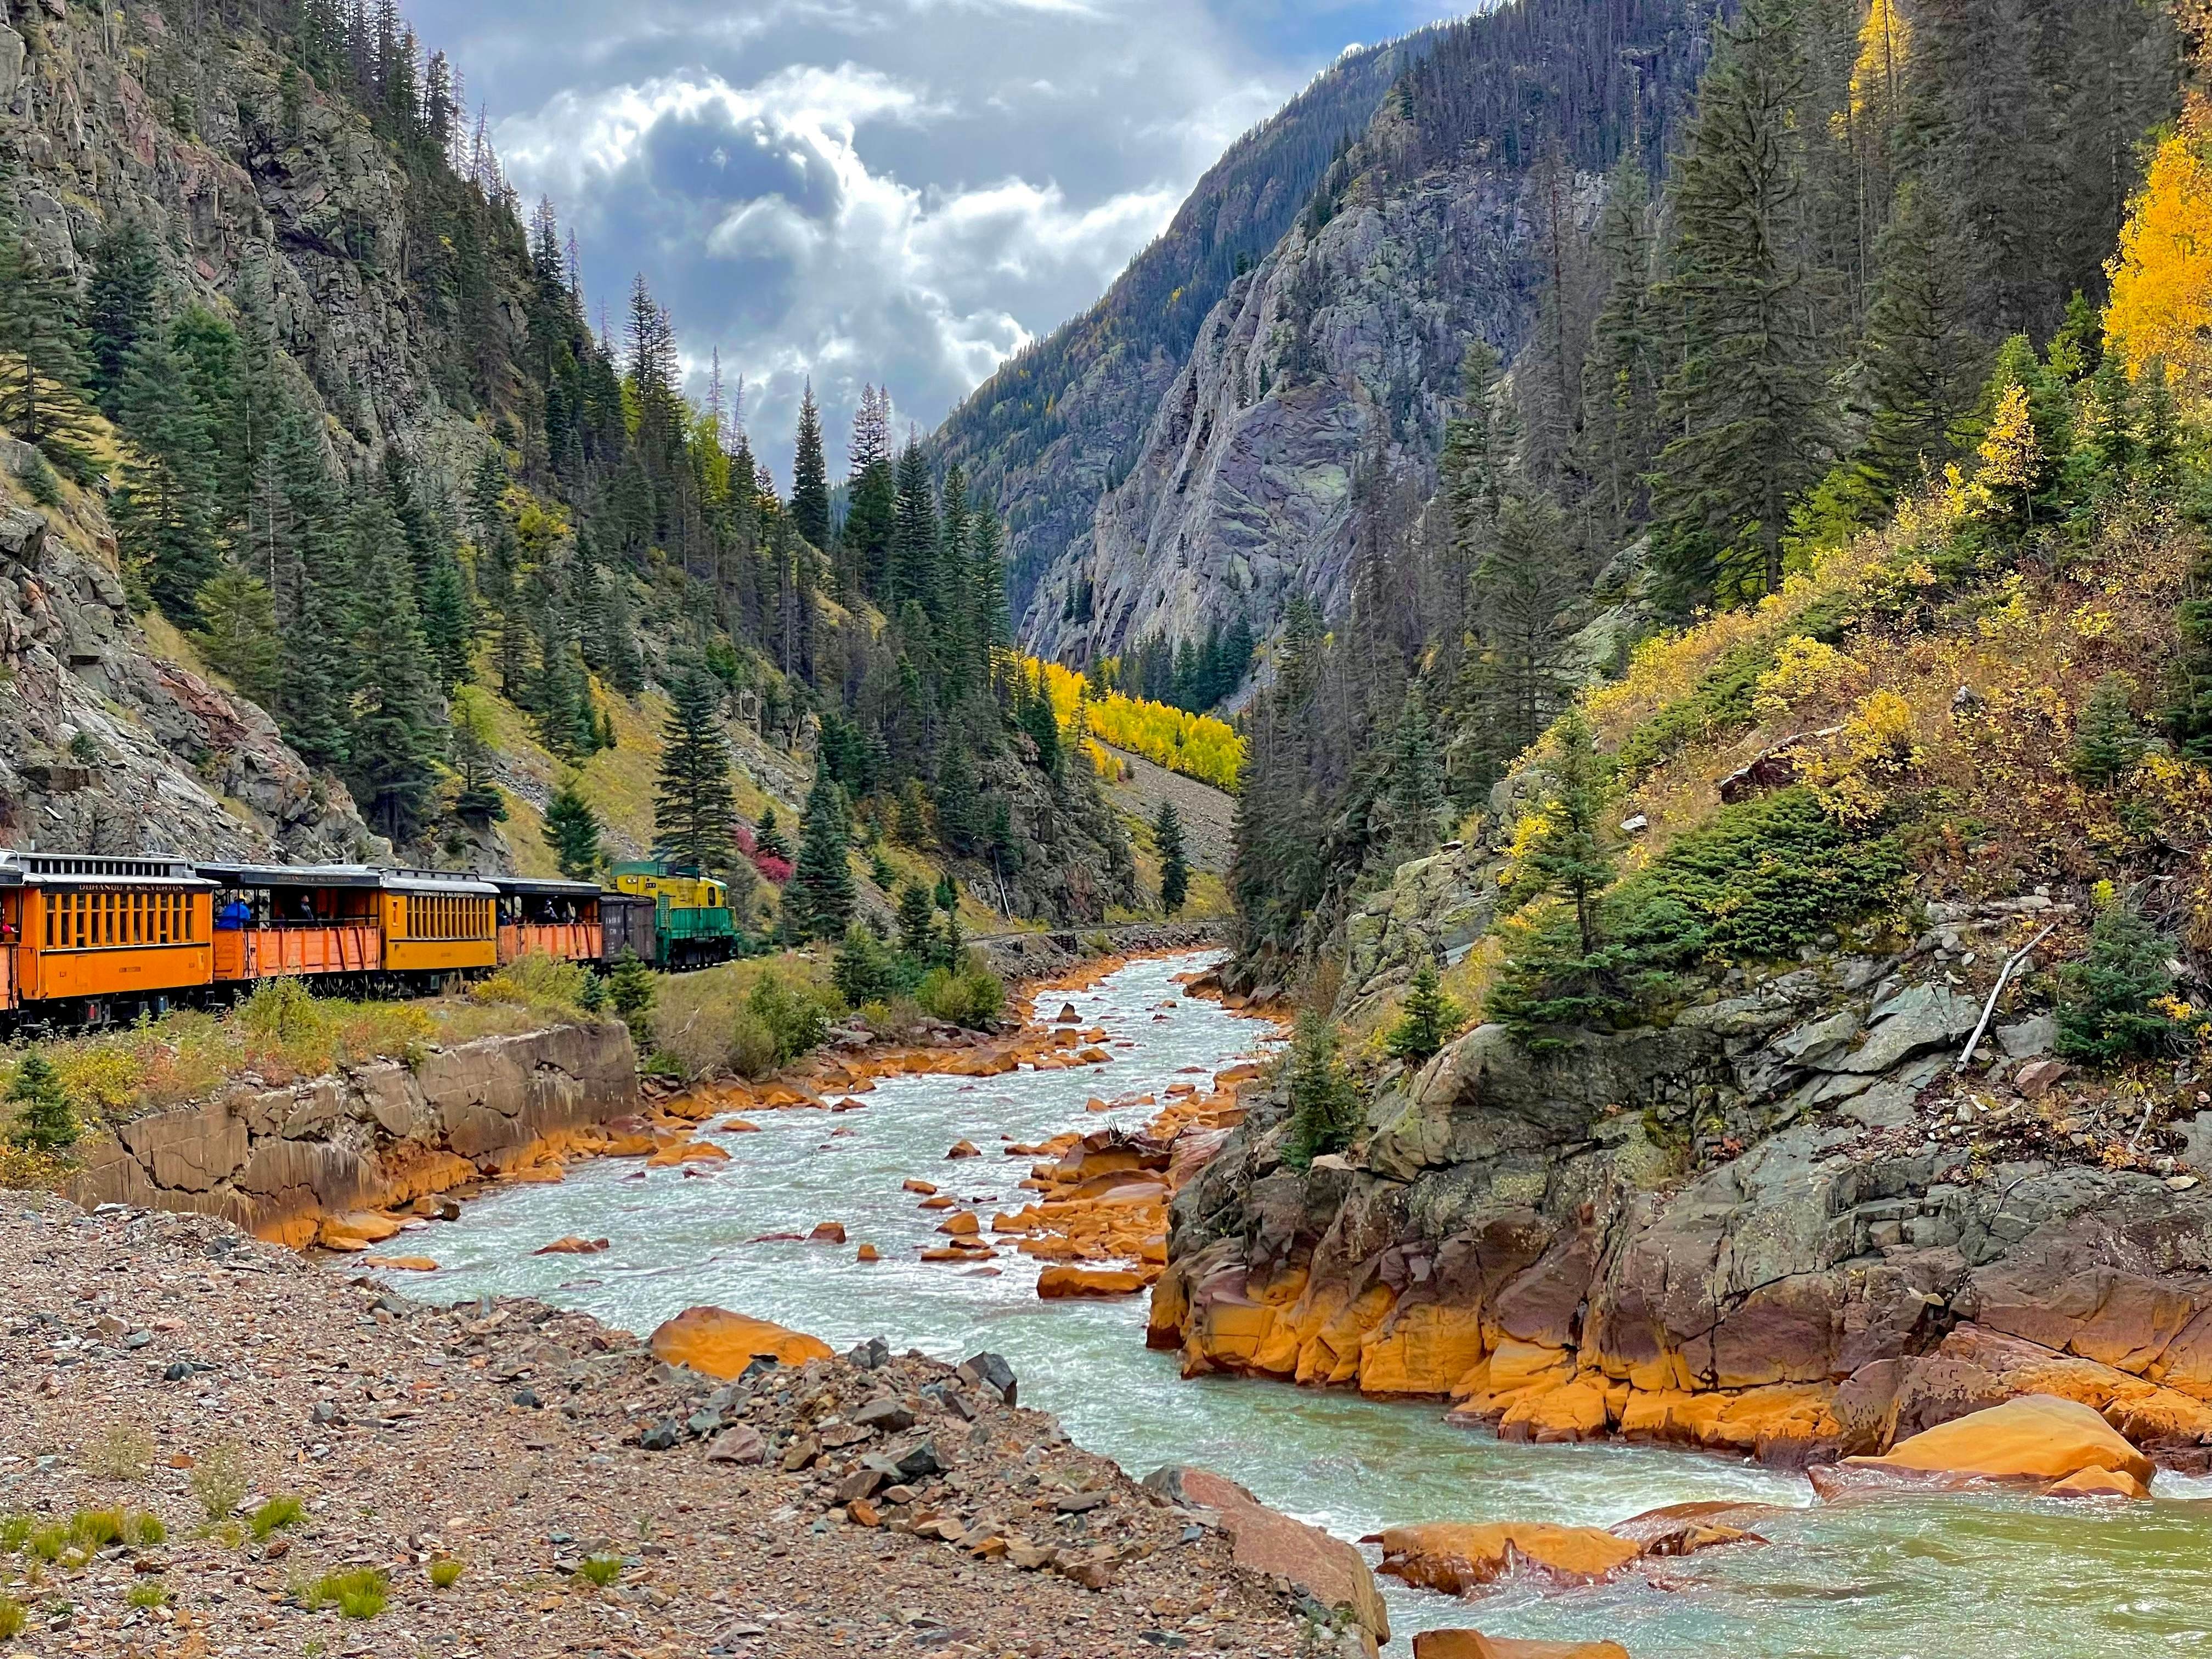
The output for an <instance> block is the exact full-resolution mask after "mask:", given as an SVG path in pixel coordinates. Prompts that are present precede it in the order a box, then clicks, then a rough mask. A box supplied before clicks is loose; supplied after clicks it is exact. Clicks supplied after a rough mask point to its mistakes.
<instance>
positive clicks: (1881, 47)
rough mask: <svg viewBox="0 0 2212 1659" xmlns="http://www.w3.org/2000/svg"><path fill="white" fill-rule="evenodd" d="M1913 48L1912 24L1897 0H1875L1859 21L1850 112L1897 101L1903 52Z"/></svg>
mask: <svg viewBox="0 0 2212 1659" xmlns="http://www.w3.org/2000/svg"><path fill="white" fill-rule="evenodd" d="M1911 49H1912V24H1911V21H1910V20H1909V19H1908V18H1907V17H1906V16H1905V9H1904V8H1903V7H1902V6H1900V5H1899V4H1898V3H1897V0H1874V3H1873V4H1872V5H1870V6H1869V7H1868V8H1867V15H1866V21H1865V22H1863V23H1862V24H1861V25H1859V55H1858V61H1857V62H1856V63H1854V64H1852V65H1851V113H1852V114H1854V115H1859V114H1863V113H1864V112H1865V111H1866V110H1867V108H1868V107H1869V106H1873V107H1875V108H1876V109H1878V110H1880V109H1888V108H1891V107H1893V106H1894V105H1895V104H1896V102H1897V88H1898V83H1899V81H1900V80H1902V79H1903V77H1904V75H1905V56H1906V54H1907V53H1908V52H1911Z"/></svg>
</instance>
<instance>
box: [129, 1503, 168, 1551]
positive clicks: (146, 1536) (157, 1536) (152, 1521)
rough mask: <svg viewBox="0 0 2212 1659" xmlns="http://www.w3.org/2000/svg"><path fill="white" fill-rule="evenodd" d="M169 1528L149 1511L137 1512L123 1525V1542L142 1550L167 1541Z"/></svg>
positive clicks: (159, 1517)
mask: <svg viewBox="0 0 2212 1659" xmlns="http://www.w3.org/2000/svg"><path fill="white" fill-rule="evenodd" d="M168 1536H169V1528H168V1527H167V1525H166V1524H165V1523H164V1522H162V1520H161V1516H158V1515H156V1514H155V1513H154V1511H153V1510H137V1511H136V1512H135V1513H133V1514H132V1515H131V1516H130V1517H129V1518H128V1519H127V1520H125V1522H124V1523H123V1541H124V1542H125V1543H126V1544H131V1545H136V1546H137V1547H140V1548H142V1549H143V1548H144V1547H146V1546H147V1545H149V1544H160V1543H165V1542H167V1540H168Z"/></svg>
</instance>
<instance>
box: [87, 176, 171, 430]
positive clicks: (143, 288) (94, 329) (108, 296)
mask: <svg viewBox="0 0 2212 1659" xmlns="http://www.w3.org/2000/svg"><path fill="white" fill-rule="evenodd" d="M160 280H161V261H160V260H159V259H158V258H156V257H155V252H154V243H153V239H152V238H150V237H149V236H148V235H147V234H146V228H145V227H144V226H143V225H142V224H141V223H139V222H138V221H137V220H136V219H126V220H125V221H124V222H122V223H121V224H119V225H118V226H116V227H115V228H112V229H111V230H109V232H108V233H107V234H106V235H105V236H103V237H101V238H100V242H99V245H98V246H96V247H94V250H93V255H92V281H91V283H89V284H88V287H87V289H86V291H85V311H86V317H85V325H86V330H87V333H88V336H89V341H90V356H91V360H92V361H91V363H90V369H91V376H92V384H93V388H94V391H95V392H97V393H98V394H99V399H100V410H101V412H102V413H104V414H106V416H107V417H108V418H109V419H110V420H113V419H115V418H116V417H117V415H118V394H119V393H120V392H121V391H122V389H123V375H124V365H125V363H126V362H128V361H129V359H130V356H131V349H132V348H133V347H135V346H136V345H137V343H138V340H139V337H140V336H141V335H142V334H143V333H144V332H145V331H146V330H147V328H148V326H149V325H150V324H151V323H152V321H153V318H154V295H155V286H156V284H157V283H159V282H160Z"/></svg>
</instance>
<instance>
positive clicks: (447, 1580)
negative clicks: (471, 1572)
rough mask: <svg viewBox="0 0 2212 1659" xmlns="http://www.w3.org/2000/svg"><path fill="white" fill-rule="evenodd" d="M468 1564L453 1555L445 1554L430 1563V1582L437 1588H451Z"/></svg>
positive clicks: (457, 1581)
mask: <svg viewBox="0 0 2212 1659" xmlns="http://www.w3.org/2000/svg"><path fill="white" fill-rule="evenodd" d="M467 1565H468V1564H467V1563H466V1562H465V1561H461V1560H459V1559H456V1558H455V1557H453V1556H450V1555H448V1556H445V1557H443V1558H441V1559H439V1560H436V1561H433V1562H432V1563H431V1564H430V1583H431V1584H432V1585H433V1586H434V1587H435V1588H436V1589H453V1586H454V1585H455V1584H457V1583H459V1582H460V1578H461V1574H462V1573H463V1572H464V1571H466V1570H467Z"/></svg>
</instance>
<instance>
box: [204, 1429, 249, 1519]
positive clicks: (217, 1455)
mask: <svg viewBox="0 0 2212 1659" xmlns="http://www.w3.org/2000/svg"><path fill="white" fill-rule="evenodd" d="M192 1496H193V1497H195V1498H198V1499H199V1500H200V1508H201V1509H203V1510H205V1511H206V1512H207V1518H208V1524H209V1525H210V1527H213V1526H216V1525H218V1524H220V1523H221V1522H223V1521H224V1520H226V1519H228V1517H229V1516H230V1513H231V1511H232V1510H235V1509H236V1508H237V1507H238V1505H239V1502H240V1499H242V1498H244V1497H245V1496H246V1450H245V1448H243V1447H241V1446H240V1444H239V1443H237V1442H236V1441H235V1440H223V1441H218V1442H217V1443H216V1444H214V1445H212V1446H210V1447H209V1448H208V1449H206V1450H205V1451H204V1452H202V1453H201V1454H200V1455H199V1459H198V1461H197V1462H195V1463H194V1464H193V1465H192Z"/></svg>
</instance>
